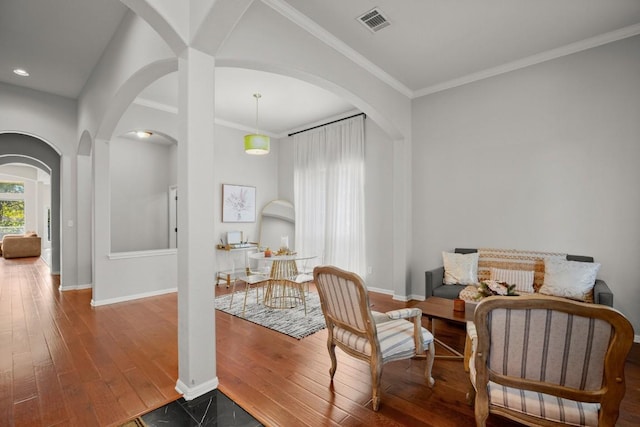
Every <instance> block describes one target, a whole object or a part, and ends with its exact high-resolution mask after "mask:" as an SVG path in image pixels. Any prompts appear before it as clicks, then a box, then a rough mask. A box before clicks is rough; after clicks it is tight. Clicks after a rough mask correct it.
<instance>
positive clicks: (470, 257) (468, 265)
mask: <svg viewBox="0 0 640 427" xmlns="http://www.w3.org/2000/svg"><path fill="white" fill-rule="evenodd" d="M442 261H443V262H444V279H443V280H442V283H444V284H445V285H455V284H458V285H472V284H475V283H478V253H477V252H474V253H471V254H456V253H450V252H442Z"/></svg>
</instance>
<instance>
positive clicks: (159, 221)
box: [109, 138, 176, 252]
mask: <svg viewBox="0 0 640 427" xmlns="http://www.w3.org/2000/svg"><path fill="white" fill-rule="evenodd" d="M109 149H110V152H109V155H110V157H111V251H112V252H127V251H142V250H152V249H167V248H169V232H168V230H169V204H168V202H169V198H168V191H169V186H170V185H171V184H172V183H174V182H175V177H171V176H169V174H168V173H167V171H168V170H169V168H170V165H171V164H172V163H175V161H176V159H175V158H172V157H171V148H170V146H169V145H164V144H158V143H153V142H149V141H145V140H133V139H128V138H114V139H112V140H111V141H110V143H109Z"/></svg>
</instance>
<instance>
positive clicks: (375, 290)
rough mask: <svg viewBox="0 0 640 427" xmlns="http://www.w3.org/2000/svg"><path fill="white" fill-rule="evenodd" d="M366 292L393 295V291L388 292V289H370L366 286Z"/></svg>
mask: <svg viewBox="0 0 640 427" xmlns="http://www.w3.org/2000/svg"><path fill="white" fill-rule="evenodd" d="M367 290H368V291H369V292H376V293H379V294H383V295H393V291H390V290H389V289H382V288H374V287H371V286H367Z"/></svg>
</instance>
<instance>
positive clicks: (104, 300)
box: [91, 288, 178, 307]
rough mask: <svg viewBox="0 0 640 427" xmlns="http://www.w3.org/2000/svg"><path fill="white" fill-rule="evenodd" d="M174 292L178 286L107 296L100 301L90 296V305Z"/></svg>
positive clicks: (114, 302)
mask: <svg viewBox="0 0 640 427" xmlns="http://www.w3.org/2000/svg"><path fill="white" fill-rule="evenodd" d="M174 292H178V288H169V289H160V290H158V291H151V292H143V293H141V294H133V295H126V296H123V297H117V298H108V299H103V300H100V301H96V300H94V299H93V298H92V299H91V306H92V307H99V306H101V305H109V304H116V303H119V302H126V301H133V300H136V299H141V298H148V297H155V296H158V295H164V294H171V293H174Z"/></svg>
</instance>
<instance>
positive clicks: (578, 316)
mask: <svg viewBox="0 0 640 427" xmlns="http://www.w3.org/2000/svg"><path fill="white" fill-rule="evenodd" d="M474 323H475V329H476V333H477V337H475V338H474V341H475V340H477V341H476V342H474V343H473V347H474V354H473V356H472V359H471V364H470V377H471V382H472V384H473V386H474V388H475V390H476V393H477V394H476V396H475V416H476V425H478V426H484V425H485V422H486V419H487V417H488V415H489V413H495V414H499V415H501V416H504V417H506V418H509V419H512V420H516V421H518V422H520V423H523V424H525V425H529V426H533V425H535V426H540V425H542V426H551V425H553V426H557V425H587V426H596V425H597V426H614V425H615V423H616V420H617V419H618V415H619V406H620V401H621V400H622V398H623V397H624V393H625V383H624V363H625V359H626V357H627V354H628V353H629V350H630V349H631V345H632V343H633V328H632V326H631V324H630V323H629V321H628V320H627V319H626V318H625V317H624V316H623V315H622V314H620V313H619V312H618V311H616V310H614V309H612V308H610V307H606V306H603V305H599V304H586V303H580V302H575V301H571V300H568V299H565V298H556V297H546V296H526V297H525V296H521V297H491V298H486V299H485V300H483V301H482V302H481V303H479V304H478V306H477V307H476V311H475V318H474Z"/></svg>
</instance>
